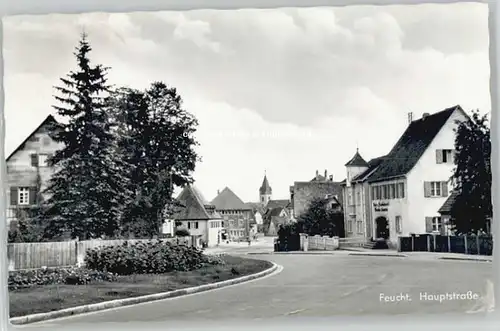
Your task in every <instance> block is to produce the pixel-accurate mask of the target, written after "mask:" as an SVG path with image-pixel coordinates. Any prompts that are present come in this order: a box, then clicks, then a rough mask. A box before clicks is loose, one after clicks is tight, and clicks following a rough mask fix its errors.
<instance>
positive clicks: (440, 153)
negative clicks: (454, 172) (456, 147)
mask: <svg viewBox="0 0 500 331" xmlns="http://www.w3.org/2000/svg"><path fill="white" fill-rule="evenodd" d="M453 154H454V153H453V151H452V150H451V149H437V150H436V163H437V164H442V163H448V164H450V163H453V162H454V161H453V157H454V155H453Z"/></svg>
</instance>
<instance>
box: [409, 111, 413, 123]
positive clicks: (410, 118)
mask: <svg viewBox="0 0 500 331" xmlns="http://www.w3.org/2000/svg"><path fill="white" fill-rule="evenodd" d="M411 122H413V113H412V112H409V113H408V124H411Z"/></svg>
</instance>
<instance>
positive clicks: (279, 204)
mask: <svg viewBox="0 0 500 331" xmlns="http://www.w3.org/2000/svg"><path fill="white" fill-rule="evenodd" d="M289 203H290V200H288V199H282V200H269V202H268V203H267V205H266V209H273V208H276V207H281V208H286V206H288V204H289Z"/></svg>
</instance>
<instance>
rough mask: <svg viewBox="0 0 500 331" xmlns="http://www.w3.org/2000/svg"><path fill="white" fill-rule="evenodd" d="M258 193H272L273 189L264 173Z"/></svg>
mask: <svg viewBox="0 0 500 331" xmlns="http://www.w3.org/2000/svg"><path fill="white" fill-rule="evenodd" d="M259 193H260V194H272V193H273V190H272V189H271V186H270V185H269V182H268V180H267V176H266V175H264V180H263V181H262V185H261V186H260V189H259Z"/></svg>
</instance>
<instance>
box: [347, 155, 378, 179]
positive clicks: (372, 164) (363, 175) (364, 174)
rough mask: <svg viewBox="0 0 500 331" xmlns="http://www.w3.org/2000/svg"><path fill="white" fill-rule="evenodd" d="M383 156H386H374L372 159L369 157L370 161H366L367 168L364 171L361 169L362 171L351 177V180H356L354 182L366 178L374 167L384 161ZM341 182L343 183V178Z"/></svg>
mask: <svg viewBox="0 0 500 331" xmlns="http://www.w3.org/2000/svg"><path fill="white" fill-rule="evenodd" d="M385 157H386V156H380V157H377V158H374V159H371V160H370V161H368V168H367V169H366V170H365V171H363V172H362V173H360V174H358V175H356V176H355V177H354V178H353V179H352V181H353V182H356V183H359V182H362V181H364V180H365V179H366V178H368V177H369V176H370V174H371V173H373V171H374V170H375V169H377V167H378V166H379V165H380V164H381V163H382V162H383V161H384V159H385ZM343 182H344V184H345V180H344V181H343Z"/></svg>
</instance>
